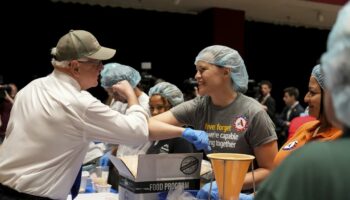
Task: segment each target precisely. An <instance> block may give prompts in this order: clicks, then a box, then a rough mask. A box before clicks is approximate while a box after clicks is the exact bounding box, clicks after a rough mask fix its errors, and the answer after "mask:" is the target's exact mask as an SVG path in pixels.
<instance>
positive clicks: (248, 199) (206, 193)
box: [196, 181, 254, 200]
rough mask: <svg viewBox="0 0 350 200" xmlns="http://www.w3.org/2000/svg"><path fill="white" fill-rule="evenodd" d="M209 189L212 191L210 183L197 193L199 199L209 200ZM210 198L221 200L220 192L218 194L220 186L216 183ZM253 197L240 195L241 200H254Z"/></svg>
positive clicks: (214, 182)
mask: <svg viewBox="0 0 350 200" xmlns="http://www.w3.org/2000/svg"><path fill="white" fill-rule="evenodd" d="M209 189H210V183H207V184H205V185H204V186H203V187H202V188H201V189H200V190H199V191H198V193H197V197H196V198H197V199H209ZM210 196H211V197H210V198H211V199H213V200H219V192H218V185H217V184H216V181H213V185H212V188H211V194H210ZM253 199H254V197H253V195H248V194H243V193H240V194H239V200H253Z"/></svg>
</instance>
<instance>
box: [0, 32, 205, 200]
mask: <svg viewBox="0 0 350 200" xmlns="http://www.w3.org/2000/svg"><path fill="white" fill-rule="evenodd" d="M51 53H52V55H53V59H52V61H51V62H52V65H53V67H54V70H53V72H52V73H51V74H49V75H48V76H46V77H43V78H38V79H36V80H33V81H32V82H31V83H29V84H28V85H27V86H25V87H24V88H23V89H22V90H20V91H19V92H18V94H17V96H16V99H15V102H14V104H13V108H12V112H11V116H10V120H9V123H8V126H7V130H6V137H5V140H4V143H3V144H2V146H1V151H0V199H7V200H15V199H16V200H18V199H26V200H27V199H59V200H65V199H67V196H68V194H69V192H70V189H71V187H72V185H73V183H74V180H75V178H76V176H77V174H78V172H79V170H80V168H81V165H82V163H83V160H84V157H85V154H86V152H87V151H88V147H89V142H91V141H101V142H108V143H115V144H128V145H139V144H142V143H145V142H146V141H148V139H149V138H152V139H157V138H158V139H162V138H171V137H180V136H182V132H183V131H184V128H176V129H175V128H174V129H173V131H172V132H170V133H159V134H158V135H157V134H156V133H154V134H153V133H152V134H149V131H148V114H147V113H146V112H145V111H144V109H143V108H142V107H141V106H140V105H139V103H138V100H137V97H136V96H135V93H134V91H133V88H132V87H131V86H130V84H129V83H128V82H127V81H120V82H118V83H117V84H115V85H113V86H112V90H113V92H115V93H118V95H121V96H122V97H123V98H124V99H126V101H127V102H128V109H127V111H126V114H125V115H123V114H121V113H119V112H117V111H114V110H112V109H111V108H109V106H107V105H105V104H103V103H101V102H100V101H99V100H97V99H96V98H94V97H93V96H92V95H91V94H90V93H88V92H87V91H86V90H87V89H89V88H91V87H96V86H97V85H98V76H99V74H100V71H101V70H102V68H103V64H102V62H101V61H102V60H107V59H110V58H112V57H113V56H114V54H115V50H114V49H110V48H106V47H103V46H101V45H100V44H99V43H98V41H97V39H96V38H95V37H94V36H93V35H92V34H91V33H89V32H87V31H84V30H71V31H70V32H69V33H67V34H66V35H64V36H63V37H62V38H61V39H60V40H59V41H58V43H57V45H56V47H54V48H53V49H52V52H51ZM205 136H206V135H205V133H203V132H200V131H195V130H193V131H192V134H191V135H190V136H188V135H187V134H186V136H184V137H189V139H190V140H191V141H192V142H193V143H196V144H197V146H198V145H202V147H203V148H205V147H206V146H208V137H207V136H206V137H205Z"/></svg>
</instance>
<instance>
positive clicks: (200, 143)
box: [182, 128, 211, 152]
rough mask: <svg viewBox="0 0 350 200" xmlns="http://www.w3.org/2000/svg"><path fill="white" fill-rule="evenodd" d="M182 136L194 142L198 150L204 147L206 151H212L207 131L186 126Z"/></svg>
mask: <svg viewBox="0 0 350 200" xmlns="http://www.w3.org/2000/svg"><path fill="white" fill-rule="evenodd" d="M182 137H183V138H185V139H186V140H187V141H189V142H191V143H192V144H194V146H195V147H196V149H197V150H202V149H203V150H204V151H206V152H209V151H211V147H210V146H209V138H208V134H207V133H206V132H205V131H199V130H193V129H191V128H186V129H185V130H184V131H183V132H182Z"/></svg>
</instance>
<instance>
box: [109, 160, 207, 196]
mask: <svg viewBox="0 0 350 200" xmlns="http://www.w3.org/2000/svg"><path fill="white" fill-rule="evenodd" d="M110 160H111V161H112V163H113V164H114V165H115V167H116V168H117V169H118V171H119V175H120V177H119V188H118V190H119V191H118V192H119V200H153V199H154V200H157V199H158V193H159V192H163V191H169V190H171V189H174V188H175V187H176V186H177V185H183V186H184V189H185V190H198V189H199V185H200V169H201V161H202V153H184V154H147V155H135V156H124V157H120V158H117V157H115V156H110Z"/></svg>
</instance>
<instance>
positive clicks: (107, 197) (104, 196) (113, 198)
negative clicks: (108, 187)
mask: <svg viewBox="0 0 350 200" xmlns="http://www.w3.org/2000/svg"><path fill="white" fill-rule="evenodd" d="M67 200H72V197H71V196H70V195H69V196H68V198H67ZM74 200H119V198H118V194H115V193H82V194H78V196H77V197H76V198H75V199H74Z"/></svg>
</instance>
